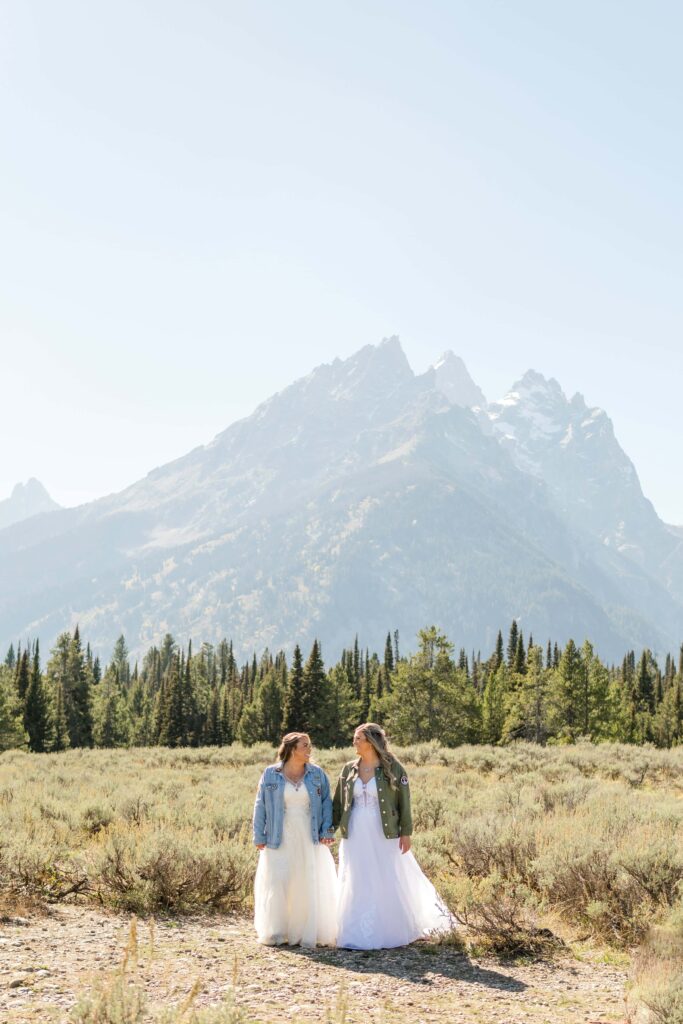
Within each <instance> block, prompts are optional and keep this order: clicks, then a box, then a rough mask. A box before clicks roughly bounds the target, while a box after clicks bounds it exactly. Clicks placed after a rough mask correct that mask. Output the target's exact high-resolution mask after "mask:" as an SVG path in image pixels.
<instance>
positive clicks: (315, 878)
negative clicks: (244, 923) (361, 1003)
mask: <svg viewBox="0 0 683 1024" xmlns="http://www.w3.org/2000/svg"><path fill="white" fill-rule="evenodd" d="M336 909H337V872H336V870H335V866H334V859H333V857H332V854H331V852H330V850H329V848H328V847H327V846H323V845H322V843H318V844H316V843H314V842H313V840H312V838H311V821H310V814H309V812H308V810H304V811H291V810H288V811H287V813H286V815H285V822H284V828H283V835H282V842H281V843H280V846H279V847H278V848H277V849H276V850H269V849H268V848H267V847H266V849H265V850H261V851H260V853H259V860H258V867H257V868H256V877H255V879H254V925H255V928H256V934H257V938H258V941H259V942H262V943H264V944H265V945H269V946H275V945H280V944H282V943H288V944H289V945H290V946H296V945H301V946H310V947H313V946H316V945H321V946H334V944H335V940H336V937H337V919H336Z"/></svg>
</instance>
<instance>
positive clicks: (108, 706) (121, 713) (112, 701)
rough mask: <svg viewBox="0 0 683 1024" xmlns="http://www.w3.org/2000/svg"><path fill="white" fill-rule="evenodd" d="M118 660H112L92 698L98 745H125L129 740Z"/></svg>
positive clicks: (126, 710) (94, 729)
mask: <svg viewBox="0 0 683 1024" xmlns="http://www.w3.org/2000/svg"><path fill="white" fill-rule="evenodd" d="M119 665H120V662H118V663H116V662H112V664H111V665H109V667H108V668H107V670H106V672H105V673H104V678H103V679H102V681H101V683H100V685H99V686H98V687H97V688H96V690H95V695H94V698H93V705H94V706H93V735H94V739H95V743H96V744H97V746H98V747H125V746H127V745H128V743H129V742H130V732H131V729H130V721H129V717H128V709H127V707H126V703H125V700H124V698H123V693H122V690H121V683H120V680H119V667H118V666H119Z"/></svg>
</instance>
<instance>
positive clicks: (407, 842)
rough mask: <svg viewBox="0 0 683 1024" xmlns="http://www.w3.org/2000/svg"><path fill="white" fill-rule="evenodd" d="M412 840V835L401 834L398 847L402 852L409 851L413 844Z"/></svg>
mask: <svg viewBox="0 0 683 1024" xmlns="http://www.w3.org/2000/svg"><path fill="white" fill-rule="evenodd" d="M412 842H413V840H412V838H411V837H410V836H399V839H398V848H399V850H400V851H401V853H407V852H408V850H409V849H410V847H411V846H412Z"/></svg>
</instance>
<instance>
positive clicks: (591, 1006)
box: [0, 905, 626, 1024]
mask: <svg viewBox="0 0 683 1024" xmlns="http://www.w3.org/2000/svg"><path fill="white" fill-rule="evenodd" d="M132 920H133V919H132V917H131V915H129V914H114V913H108V912H103V911H100V910H96V909H92V908H89V907H83V906H79V905H65V906H57V907H52V908H50V909H49V910H48V911H47V912H46V913H44V914H35V913H33V914H30V916H28V917H24V918H22V917H16V916H15V917H11V916H9V915H8V916H6V917H5V918H4V919H2V918H0V1020H2V1021H3V1022H4V1021H7V1022H8V1024H29V1022H30V1024H37V1022H50V1024H57V1022H66V1021H68V1019H69V1013H70V1010H71V1009H72V1007H73V1006H74V1004H75V1003H76V1000H77V998H78V996H79V994H81V993H82V992H83V991H87V990H88V989H89V988H90V987H92V986H93V985H94V984H96V982H97V980H98V978H101V977H102V976H103V974H106V972H109V971H113V970H115V969H116V968H118V967H120V965H121V963H122V960H123V959H124V958H127V963H128V968H127V969H128V970H129V972H130V976H131V978H132V979H134V980H135V981H137V982H138V984H140V985H141V986H142V987H144V989H145V992H146V995H147V999H148V1003H149V1009H150V1016H149V1020H150V1021H151V1020H152V1019H153V1016H154V1015H155V1014H156V1013H157V1012H158V1011H159V1010H161V1009H169V1008H171V1007H172V1006H174V1005H178V1004H180V1003H182V1002H183V1000H185V999H186V998H187V996H188V994H189V993H190V992H191V990H192V988H193V986H195V987H198V988H199V991H198V994H197V995H196V997H195V999H194V1002H193V1006H196V1007H204V1006H211V1005H216V1004H220V1003H221V1001H222V1000H223V999H224V998H225V996H226V993H227V992H229V991H230V989H231V988H233V986H234V988H235V992H236V1002H237V1004H238V1005H239V1006H240V1007H243V1008H244V1010H245V1011H246V1013H247V1015H248V1017H249V1019H250V1020H253V1021H258V1022H263V1024H266V1022H267V1024H271V1022H274V1021H278V1022H280V1021H282V1019H283V1011H286V1014H285V1015H286V1017H287V1018H288V1019H296V1020H301V1021H325V1019H326V1014H327V1012H328V1010H329V1012H330V1015H331V1017H332V1018H334V1019H342V1018H343V1019H344V1020H345V1021H347V1022H349V1024H351V1022H358V1024H360V1022H363V1024H370V1022H378V1024H379V1022H380V1021H382V1022H384V1024H391V1022H397V1024H398V1022H402V1021H405V1022H408V1021H410V1024H420V1022H423V1021H424V1022H429V1024H445V1022H448V1024H475V1022H476V1024H479V1022H481V1024H489V1022H501V1024H522V1022H533V1024H570V1022H571V1024H575V1022H576V1024H579V1022H580V1024H588V1022H590V1024H593V1022H595V1024H598V1022H599V1024H618V1022H622V1021H624V1018H625V1011H624V984H625V980H626V968H625V967H622V966H616V965H614V964H608V963H604V962H600V960H599V958H598V957H595V958H590V957H588V956H586V957H584V958H582V959H581V960H577V959H573V958H570V957H569V956H567V957H562V958H560V959H554V960H552V961H543V960H541V961H539V960H536V961H533V962H511V963H501V962H500V961H497V960H494V959H489V958H478V959H474V958H472V957H470V956H467V955H466V954H464V953H462V952H461V951H459V950H458V949H457V948H454V947H451V946H439V945H430V944H424V943H417V944H415V945H413V946H409V947H406V948H402V949H398V950H379V951H372V952H353V951H350V950H341V949H340V950H336V949H335V950H332V949H317V950H301V949H298V948H291V949H290V948H288V947H279V948H269V947H264V946H260V945H259V944H258V943H256V942H255V940H254V935H253V928H252V925H251V921H250V920H249V919H247V918H244V917H226V916H209V917H207V916H197V917H184V918H178V919H157V920H152V919H147V920H139V921H137V948H135V943H131V921H132ZM126 951H127V952H126ZM340 992H341V993H342V994H343V995H345V997H346V1000H347V1003H348V1009H347V1011H346V1015H345V1016H344V1014H343V1013H341V1014H340V1013H338V1012H337V1013H336V1014H335V1006H337V1005H338V1000H339V995H340Z"/></svg>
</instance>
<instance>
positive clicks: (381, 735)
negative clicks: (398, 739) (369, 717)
mask: <svg viewBox="0 0 683 1024" xmlns="http://www.w3.org/2000/svg"><path fill="white" fill-rule="evenodd" d="M358 729H360V730H361V731H362V733H363V736H364V737H365V739H366V740H367V741H368V743H370V744H371V745H372V747H373V748H374V750H375V753H376V754H377V756H378V758H379V763H380V765H381V766H382V771H383V773H384V777H385V779H386V780H387V782H388V783H389V787H390V788H391V789H395V788H396V780H395V779H394V773H393V771H392V767H393V766H394V764H395V763H396V758H395V757H394V755H393V754H392V752H391V751H390V750H389V744H388V743H387V734H386V733H385V731H384V729H383V728H382V726H381V725H378V724H377V722H363V724H362V725H359V726H358ZM358 729H356V732H358Z"/></svg>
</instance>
